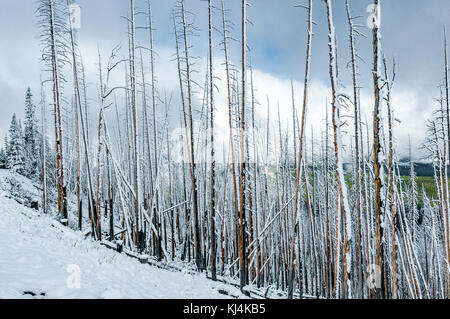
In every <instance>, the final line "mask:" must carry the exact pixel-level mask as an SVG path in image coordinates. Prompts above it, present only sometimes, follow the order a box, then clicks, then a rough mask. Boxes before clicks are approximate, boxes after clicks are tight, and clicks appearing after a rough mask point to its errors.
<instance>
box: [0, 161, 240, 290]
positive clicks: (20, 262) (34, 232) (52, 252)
mask: <svg viewBox="0 0 450 319" xmlns="http://www.w3.org/2000/svg"><path fill="white" fill-rule="evenodd" d="M10 178H13V179H15V180H20V179H21V177H20V176H19V177H17V176H16V175H15V174H11V173H9V172H7V171H4V170H0V298H175V299H189V298H227V297H230V296H239V297H242V295H241V294H240V292H239V290H238V289H236V288H234V287H231V286H228V285H225V284H222V283H216V282H213V281H210V280H208V279H206V277H205V275H202V274H199V275H195V276H193V275H189V274H185V273H180V272H171V271H166V270H161V269H158V268H155V267H151V266H149V265H146V264H141V263H139V261H137V260H135V259H133V258H130V257H127V256H126V255H124V254H119V253H116V252H115V251H112V250H110V249H107V248H106V247H103V246H101V245H100V244H99V243H98V242H94V241H92V240H91V239H89V238H88V239H85V238H84V236H83V235H82V234H81V233H80V232H75V231H73V230H71V229H69V228H67V227H64V226H62V225H61V224H60V223H59V222H58V221H56V220H54V219H52V218H51V216H47V215H44V214H42V213H40V212H37V211H35V210H32V209H30V208H27V207H25V206H23V205H21V204H19V203H18V202H17V201H16V199H14V198H11V194H10V190H9V187H10V185H9V184H10V182H9V179H10ZM21 182H22V184H24V185H25V187H26V188H28V191H32V186H31V184H30V183H29V181H26V180H25V179H24V180H21ZM31 193H33V192H31ZM78 279H79V280H78ZM78 284H79V285H78ZM219 290H221V291H227V293H228V294H229V296H226V295H224V294H221V293H219Z"/></svg>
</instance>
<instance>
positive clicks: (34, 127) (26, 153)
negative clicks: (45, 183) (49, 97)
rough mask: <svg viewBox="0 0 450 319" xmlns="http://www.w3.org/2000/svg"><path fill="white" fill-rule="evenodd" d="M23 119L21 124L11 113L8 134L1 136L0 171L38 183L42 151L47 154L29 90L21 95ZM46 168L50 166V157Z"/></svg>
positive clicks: (45, 142)
mask: <svg viewBox="0 0 450 319" xmlns="http://www.w3.org/2000/svg"><path fill="white" fill-rule="evenodd" d="M24 111H25V119H24V121H23V122H22V121H21V120H20V119H19V118H18V117H17V116H16V114H15V113H14V114H13V116H12V118H11V124H10V126H9V130H8V132H7V133H6V134H5V140H4V146H2V147H1V148H0V168H2V169H10V170H11V171H14V172H16V173H19V174H21V175H23V176H25V177H28V178H29V179H31V180H33V181H36V182H38V181H41V180H42V178H43V176H42V166H43V160H44V158H43V147H44V145H45V147H46V150H47V153H48V154H51V148H50V147H49V144H48V140H47V138H46V137H45V133H44V134H43V133H42V132H43V128H42V127H41V125H40V123H41V122H40V121H39V120H38V114H36V112H37V106H36V104H35V103H34V102H33V95H32V93H31V89H30V88H28V89H27V91H26V93H25V108H24ZM46 166H47V167H50V168H51V167H52V166H53V161H52V160H51V155H49V156H48V158H47V162H46Z"/></svg>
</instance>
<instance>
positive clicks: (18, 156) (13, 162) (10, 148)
mask: <svg viewBox="0 0 450 319" xmlns="http://www.w3.org/2000/svg"><path fill="white" fill-rule="evenodd" d="M6 155H7V163H8V166H7V167H8V168H9V169H11V170H13V171H15V172H17V173H19V174H23V173H24V169H25V157H24V147H23V137H22V128H21V124H20V122H18V121H17V118H16V114H13V117H12V120H11V125H10V127H9V137H8V145H7V151H6Z"/></svg>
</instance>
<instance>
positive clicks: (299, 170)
mask: <svg viewBox="0 0 450 319" xmlns="http://www.w3.org/2000/svg"><path fill="white" fill-rule="evenodd" d="M312 5H313V1H312V0H309V5H308V6H307V7H306V9H307V10H308V21H307V22H308V40H307V44H306V66H305V81H304V84H303V85H304V87H303V108H302V120H301V123H300V136H299V151H298V160H297V173H296V175H297V176H296V184H295V201H294V219H293V231H292V238H291V250H290V265H289V284H288V285H289V287H288V298H289V299H292V296H293V292H294V272H295V269H294V265H295V255H294V248H295V246H296V245H295V242H296V240H297V237H298V231H299V230H298V228H299V226H298V206H299V196H300V182H301V175H302V160H303V142H304V137H305V127H306V112H307V106H308V89H309V71H310V65H311V42H312V36H313V30H312V26H313V20H312ZM306 178H307V177H306Z"/></svg>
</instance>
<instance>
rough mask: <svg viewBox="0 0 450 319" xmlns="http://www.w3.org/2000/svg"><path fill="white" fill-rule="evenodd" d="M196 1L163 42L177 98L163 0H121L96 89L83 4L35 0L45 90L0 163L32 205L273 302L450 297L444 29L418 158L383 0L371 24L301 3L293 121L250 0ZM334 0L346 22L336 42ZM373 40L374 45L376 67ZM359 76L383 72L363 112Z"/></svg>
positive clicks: (28, 104)
mask: <svg viewBox="0 0 450 319" xmlns="http://www.w3.org/2000/svg"><path fill="white" fill-rule="evenodd" d="M193 1H196V0H176V1H175V3H174V5H173V9H172V17H171V21H172V25H171V26H170V28H171V29H172V34H170V35H168V36H170V37H171V41H172V43H173V48H174V55H173V57H172V62H173V63H175V64H176V67H177V69H176V70H177V74H176V75H174V78H173V79H172V80H173V82H174V83H176V86H177V88H178V89H177V90H176V91H172V92H167V91H166V90H163V89H162V88H161V87H158V86H159V85H158V83H159V82H158V78H159V77H160V76H161V75H162V73H164V72H165V70H164V69H163V67H160V65H159V62H160V60H161V59H162V58H161V57H160V56H159V54H158V52H157V49H156V48H157V43H155V33H156V32H158V29H157V28H155V27H154V24H155V19H157V18H158V17H157V16H155V15H154V14H153V11H152V10H153V7H152V5H153V2H155V0H126V1H124V2H126V3H127V6H128V10H127V11H126V12H123V13H122V18H123V21H124V26H125V28H124V30H123V31H124V33H126V35H127V43H125V44H118V45H117V46H115V47H114V48H113V49H112V50H110V52H109V54H108V55H107V56H104V54H102V50H101V49H100V47H99V48H98V50H97V52H91V54H92V55H93V56H95V57H96V58H97V61H96V64H97V70H96V79H97V82H96V83H91V82H89V81H87V75H86V69H85V63H84V61H83V55H82V53H81V50H80V49H79V44H78V41H77V39H78V37H79V34H78V33H81V32H83V30H82V29H78V28H77V27H76V26H75V25H74V24H76V23H77V22H76V17H75V16H74V14H75V13H74V12H75V11H74V3H72V1H71V0H39V1H38V2H37V4H36V28H37V30H36V33H38V34H39V42H40V47H41V52H37V53H36V55H38V56H40V57H41V62H40V64H41V68H42V75H41V81H40V82H41V87H40V88H39V89H38V88H33V90H32V89H30V88H28V89H27V90H26V92H25V94H24V97H25V103H24V105H25V118H24V121H23V122H22V121H21V119H19V118H18V117H17V116H16V114H14V115H13V117H12V119H11V122H10V127H9V131H8V132H7V134H6V136H5V143H4V147H2V148H1V149H0V168H1V169H8V170H10V171H13V172H15V173H18V174H20V175H22V176H25V177H27V178H29V179H30V180H32V181H33V182H34V183H35V184H36V185H38V187H39V189H40V192H41V194H40V196H41V198H40V201H39V203H38V204H36V205H38V206H39V209H40V210H41V211H42V212H43V213H44V214H48V215H51V216H53V217H54V218H55V219H56V220H58V221H59V222H60V223H61V224H62V225H64V226H67V227H69V228H71V229H73V230H77V231H80V232H82V233H83V234H86V236H89V237H91V239H92V240H94V241H99V242H101V243H102V244H103V245H106V246H108V247H110V248H113V249H116V250H117V251H121V252H122V251H126V252H127V253H128V254H129V255H132V256H135V257H136V258H139V260H140V261H151V262H152V263H153V264H154V265H159V266H161V267H167V268H169V269H178V270H180V269H188V270H190V271H194V272H199V273H205V274H206V276H207V278H209V279H211V280H213V281H219V282H223V283H226V284H229V285H234V286H235V287H238V288H239V289H240V290H241V292H242V293H243V294H246V295H250V294H251V293H254V294H257V295H259V296H263V297H264V296H266V295H267V291H268V289H269V288H271V289H276V290H277V291H279V294H280V296H283V298H287V299H304V298H307V299H315V298H321V299H353V298H357V299H446V298H449V297H450V238H449V235H450V234H449V231H450V227H449V210H450V205H449V201H448V198H449V196H450V190H449V181H448V178H449V172H448V170H449V160H450V98H449V92H450V84H449V66H448V50H447V36H446V33H445V29H444V31H443V32H442V30H439V32H442V35H441V34H440V35H439V36H440V39H441V40H440V41H441V42H442V47H441V48H439V49H440V50H442V60H441V61H434V63H441V70H442V74H439V76H438V77H439V78H442V81H441V83H436V87H438V89H437V94H436V95H437V98H436V100H435V101H430V105H429V106H424V107H430V108H434V112H433V117H432V118H429V119H424V121H426V126H427V129H428V131H427V138H426V140H425V141H413V142H414V144H420V145H421V147H422V149H423V151H424V152H425V153H426V154H427V161H426V162H415V161H414V158H416V159H417V157H415V156H414V151H413V150H412V147H411V141H410V145H409V156H408V157H405V156H403V154H401V153H400V152H399V151H398V143H397V140H396V126H397V125H398V123H399V122H400V121H399V120H398V119H397V118H396V115H395V109H396V105H395V103H394V102H393V99H392V96H393V94H394V92H395V90H396V84H397V83H396V78H397V77H396V60H395V57H387V56H385V53H384V51H383V40H382V39H383V38H382V33H383V32H389V31H390V30H386V29H383V28H382V27H381V23H380V15H381V6H382V3H381V2H383V0H373V6H372V12H371V16H370V17H371V21H370V22H371V28H370V29H368V28H366V26H362V25H361V21H360V20H361V18H360V17H359V16H358V14H357V12H354V11H353V10H352V2H355V0H345V1H337V0H335V1H333V0H306V1H303V2H305V3H304V4H299V5H298V6H297V9H298V16H299V19H301V20H302V21H303V20H304V21H305V22H304V23H303V27H304V28H305V30H306V33H305V34H306V37H305V38H304V39H303V38H297V39H296V41H300V40H301V41H303V42H302V46H301V47H302V48H304V51H305V52H306V54H305V52H303V53H302V54H305V60H304V61H303V63H304V64H303V65H302V69H301V70H302V72H303V73H302V74H301V77H302V79H303V82H302V87H301V91H299V92H297V91H298V90H297V88H296V87H295V86H294V85H293V84H292V96H291V97H290V99H291V101H292V102H291V104H290V105H289V106H288V107H289V109H290V114H280V107H279V105H278V108H277V105H276V104H275V103H274V102H273V101H269V98H267V101H261V100H258V99H257V97H256V92H257V91H258V88H257V87H256V85H255V82H254V68H253V66H252V59H251V58H252V51H251V47H250V45H249V41H248V32H247V28H248V27H249V25H250V24H251V21H250V18H249V16H251V11H252V6H251V5H250V4H249V3H248V2H250V1H247V0H234V2H236V1H237V2H239V8H240V10H239V11H238V12H236V11H231V10H230V8H229V7H228V6H229V3H230V1H231V0H205V1H203V2H202V4H203V6H204V8H203V10H204V12H203V14H204V15H206V16H207V17H208V18H207V25H198V24H197V20H196V17H195V16H194V14H193V13H192V12H191V11H190V8H189V7H190V5H191V4H192V2H193ZM253 2H254V3H252V5H253V6H257V1H253ZM280 5H281V4H280ZM337 6H343V8H345V10H346V14H347V16H346V23H347V33H346V34H339V37H340V42H339V43H342V44H345V45H340V46H339V47H338V45H337V43H338V42H337V41H338V40H337V38H338V34H337V32H336V29H335V23H334V17H335V16H334V14H333V13H334V11H333V9H335V8H336V7H337ZM319 14H321V15H324V16H325V17H326V21H327V30H328V43H327V47H328V52H327V57H328V64H327V69H328V71H329V72H328V73H329V78H328V80H329V85H330V90H329V91H327V92H323V102H324V103H323V105H320V106H317V105H312V103H311V100H310V90H311V77H312V76H313V74H312V68H311V64H312V62H313V60H314V58H315V56H314V55H313V54H312V47H313V46H315V45H316V44H317V42H316V41H315V40H316V38H315V37H314V32H315V29H316V28H317V27H318V26H317V24H316V22H315V20H314V17H315V16H316V15H319ZM231 15H235V16H239V20H240V24H239V25H233V23H231V22H230V19H229V17H230V16H231ZM362 20H364V19H362ZM199 28H201V29H203V30H206V31H207V34H208V38H207V39H204V40H203V41H205V43H207V49H208V50H207V51H208V52H205V58H204V59H200V58H199V57H198V56H196V55H195V54H194V53H193V52H194V49H193V46H192V45H191V41H192V40H193V39H194V38H195V37H197V36H198V32H199ZM364 28H365V29H364ZM364 33H366V34H364ZM362 37H364V38H366V39H368V40H369V42H370V44H371V47H370V53H371V60H370V61H365V63H363V62H362V60H361V59H360V56H359V53H358V52H359V42H360V40H359V39H361V38H362ZM206 41H207V42H206ZM231 47H233V48H234V47H237V48H238V52H239V59H238V60H236V59H232V58H231V57H230V56H231V54H230V51H231V50H234V49H231ZM344 51H346V55H349V56H350V57H351V60H350V61H348V63H347V65H346V67H345V66H344V65H341V64H344V63H342V62H343V61H340V59H339V55H340V54H341V52H344ZM219 57H220V60H218V58H219ZM215 60H217V61H215ZM340 62H341V63H340ZM345 62H347V61H345ZM202 64H203V65H202ZM364 68H365V69H367V70H366V71H367V72H370V74H371V83H370V84H371V87H370V92H371V96H370V98H371V100H370V104H369V105H367V106H366V107H368V108H369V109H370V112H367V114H365V113H363V112H362V104H364V103H366V100H363V99H361V84H360V82H361V79H360V72H361V69H364ZM343 74H345V76H344V75H343ZM344 78H345V79H346V83H345V86H346V88H347V89H346V90H344V89H343V83H342V82H343V80H342V79H344ZM347 79H350V81H347ZM89 87H91V88H89ZM92 87H93V88H94V89H93V90H92ZM92 92H97V95H95V94H92ZM347 92H351V94H348V93H347ZM259 93H261V92H259ZM262 94H264V92H263V93H262ZM259 96H261V95H259ZM297 96H300V97H301V98H300V99H299V98H297ZM433 103H434V104H433ZM312 107H314V108H317V107H320V109H321V112H322V115H323V116H322V118H323V121H322V122H321V123H320V130H317V129H312V128H311V125H312V123H311V121H312V120H311V119H310V118H309V117H308V114H309V113H308V112H309V110H310V109H311V108H312ZM257 108H258V109H259V111H256V109H257ZM261 108H262V109H264V111H263V113H265V115H266V116H265V117H261V115H260V114H261V110H260V109H261ZM281 118H288V120H287V122H288V125H285V121H282V120H281ZM218 120H223V121H224V123H226V127H225V128H224V127H222V126H220V125H218V124H217V123H218ZM274 123H275V125H274ZM224 132H225V133H224ZM418 175H419V176H418ZM424 176H427V177H424Z"/></svg>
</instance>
